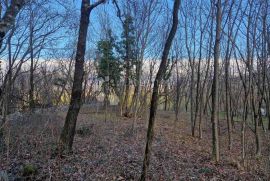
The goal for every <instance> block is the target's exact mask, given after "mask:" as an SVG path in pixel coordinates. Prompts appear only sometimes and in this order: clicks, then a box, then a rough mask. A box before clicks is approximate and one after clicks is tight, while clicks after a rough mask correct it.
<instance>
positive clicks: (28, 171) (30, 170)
mask: <svg viewBox="0 0 270 181" xmlns="http://www.w3.org/2000/svg"><path fill="white" fill-rule="evenodd" d="M35 174H37V167H35V166H34V165H32V164H26V165H24V167H23V170H22V175H23V176H27V177H28V176H31V175H35Z"/></svg>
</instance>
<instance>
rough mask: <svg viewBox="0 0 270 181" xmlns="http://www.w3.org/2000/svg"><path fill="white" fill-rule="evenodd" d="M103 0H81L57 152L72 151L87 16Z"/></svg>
mask: <svg viewBox="0 0 270 181" xmlns="http://www.w3.org/2000/svg"><path fill="white" fill-rule="evenodd" d="M104 2H105V0H100V1H97V2H96V3H94V4H92V5H90V0H82V5H81V19H80V28H79V37H78V43H77V52H76V57H75V72H74V80H73V86H72V92H71V101H70V104H69V109H68V112H67V116H66V120H65V124H64V127H63V129H62V132H61V136H60V140H59V146H58V149H59V153H60V154H62V153H63V152H64V151H65V152H71V151H72V144H73V140H74V134H75V129H76V123H77V116H78V114H79V111H80V107H81V97H82V91H83V90H82V84H83V74H84V56H85V49H86V38H87V30H88V25H89V17H90V13H91V11H92V10H93V9H94V8H95V7H97V6H98V5H99V4H101V3H104Z"/></svg>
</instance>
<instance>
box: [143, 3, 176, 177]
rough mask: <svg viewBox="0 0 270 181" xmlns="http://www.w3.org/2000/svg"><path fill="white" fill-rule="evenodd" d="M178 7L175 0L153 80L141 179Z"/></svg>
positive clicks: (145, 166) (145, 172) (151, 138)
mask: <svg viewBox="0 0 270 181" xmlns="http://www.w3.org/2000/svg"><path fill="white" fill-rule="evenodd" d="M179 7H180V0H175V1H174V6H173V24H172V27H171V30H170V33H169V36H168V38H167V40H166V43H165V46H164V49H163V53H162V57H161V63H160V67H159V69H158V72H157V75H156V79H155V82H154V87H153V93H152V99H151V106H150V116H149V124H148V130H147V140H146V147H145V155H144V160H143V169H142V174H141V178H140V180H141V181H145V180H146V175H147V171H148V167H149V163H150V155H151V147H152V141H153V136H154V123H155V116H156V110H157V104H158V94H159V93H158V89H159V85H160V82H161V81H162V79H163V77H164V74H165V71H166V65H167V59H168V55H169V51H170V48H171V45H172V41H173V39H174V36H175V34H176V31H177V26H178V11H179Z"/></svg>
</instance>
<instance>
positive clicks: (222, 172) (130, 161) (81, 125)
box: [0, 106, 270, 180]
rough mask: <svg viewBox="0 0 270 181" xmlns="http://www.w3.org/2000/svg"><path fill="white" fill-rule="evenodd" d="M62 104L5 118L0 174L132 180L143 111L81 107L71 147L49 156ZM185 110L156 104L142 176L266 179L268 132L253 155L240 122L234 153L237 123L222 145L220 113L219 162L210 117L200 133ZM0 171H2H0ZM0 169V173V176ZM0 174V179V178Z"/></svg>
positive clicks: (139, 158)
mask: <svg viewBox="0 0 270 181" xmlns="http://www.w3.org/2000/svg"><path fill="white" fill-rule="evenodd" d="M65 114H66V113H65V111H44V112H43V113H42V112H39V113H34V114H25V115H22V116H21V118H20V119H19V120H10V121H9V122H8V124H7V126H6V128H5V144H6V148H5V150H4V151H3V150H2V152H1V153H0V174H1V173H2V174H3V173H6V174H7V175H8V177H9V179H10V180H138V179H139V177H140V173H141V167H142V162H143V155H144V147H145V141H146V131H147V122H148V120H147V116H145V117H144V119H139V120H138V121H137V122H136V123H137V124H136V127H135V129H134V130H135V131H134V130H132V123H133V118H123V117H120V116H118V113H116V112H110V113H109V115H108V117H107V118H108V119H107V121H106V122H105V120H104V118H105V117H104V112H95V111H93V110H92V109H91V108H88V107H87V106H85V107H83V108H82V110H81V112H80V114H79V117H78V124H77V131H76V136H75V140H74V145H73V150H74V151H73V154H71V155H66V156H65V157H61V158H60V157H59V156H56V157H52V153H53V151H54V150H55V148H56V146H57V140H58V138H59V134H60V131H61V128H62V126H63V122H64V118H65ZM188 118H189V117H188V114H187V113H181V115H180V120H179V121H178V122H175V121H174V113H173V112H170V111H167V112H164V111H159V112H158V116H157V120H156V124H155V138H154V142H153V153H152V155H151V162H150V170H149V174H148V178H149V180H269V178H270V177H269V172H270V160H269V159H270V158H269V153H270V142H269V140H270V139H269V133H263V132H262V137H263V138H262V140H263V143H262V156H261V157H255V156H254V152H255V144H254V134H253V133H252V132H251V131H250V129H247V134H246V137H247V146H246V147H247V156H246V161H245V163H243V162H242V161H241V142H240V138H241V135H240V124H236V128H235V131H234V132H233V148H232V150H230V151H229V150H228V149H227V147H228V146H227V145H228V143H227V129H226V124H225V120H220V125H221V127H220V135H221V137H220V138H221V139H220V150H221V162H220V163H218V164H217V163H215V162H213V161H211V154H210V153H211V124H210V120H208V119H207V120H204V121H205V122H206V123H205V122H204V124H203V125H204V128H203V138H202V139H198V138H194V137H192V136H191V134H190V132H191V131H190V126H189V125H190V124H189V121H188V120H189V119H188ZM1 171H2V172H1ZM0 177H1V176H0ZM0 180H1V179H0Z"/></svg>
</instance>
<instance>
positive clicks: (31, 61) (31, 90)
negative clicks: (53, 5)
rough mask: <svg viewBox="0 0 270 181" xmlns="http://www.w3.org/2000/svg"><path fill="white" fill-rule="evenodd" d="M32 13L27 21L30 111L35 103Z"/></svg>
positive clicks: (31, 12)
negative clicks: (28, 33) (28, 34)
mask: <svg viewBox="0 0 270 181" xmlns="http://www.w3.org/2000/svg"><path fill="white" fill-rule="evenodd" d="M33 18H34V17H33V11H32V10H30V21H29V31H30V37H29V47H30V75H29V84H30V89H29V107H30V110H32V109H34V107H35V101H34V52H33V51H34V50H33V34H34V29H33Z"/></svg>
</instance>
